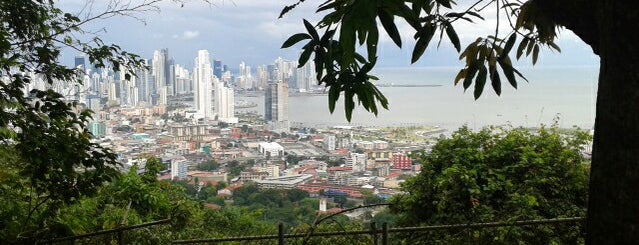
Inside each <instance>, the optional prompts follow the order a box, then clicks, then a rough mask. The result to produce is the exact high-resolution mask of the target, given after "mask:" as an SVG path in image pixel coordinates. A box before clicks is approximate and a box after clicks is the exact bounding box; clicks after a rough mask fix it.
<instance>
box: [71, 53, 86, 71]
mask: <svg viewBox="0 0 639 245" xmlns="http://www.w3.org/2000/svg"><path fill="white" fill-rule="evenodd" d="M74 61H75V66H74V67H75V68H80V69H82V70H84V71H86V70H87V68H88V67H87V64H86V57H84V56H83V55H78V56H76V57H75V60H74Z"/></svg>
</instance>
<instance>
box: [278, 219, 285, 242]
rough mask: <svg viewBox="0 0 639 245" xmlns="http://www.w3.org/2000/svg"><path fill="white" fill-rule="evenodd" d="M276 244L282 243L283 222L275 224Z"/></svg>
mask: <svg viewBox="0 0 639 245" xmlns="http://www.w3.org/2000/svg"><path fill="white" fill-rule="evenodd" d="M277 244H278V245H284V224H283V223H280V224H279V225H278V226H277Z"/></svg>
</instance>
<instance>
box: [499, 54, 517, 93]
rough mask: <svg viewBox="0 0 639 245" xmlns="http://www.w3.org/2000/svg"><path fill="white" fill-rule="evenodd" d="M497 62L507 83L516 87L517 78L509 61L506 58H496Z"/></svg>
mask: <svg viewBox="0 0 639 245" xmlns="http://www.w3.org/2000/svg"><path fill="white" fill-rule="evenodd" d="M497 62H498V63H499V66H501V70H502V71H504V76H506V79H507V80H508V83H510V85H511V86H513V88H515V89H517V79H516V78H515V73H514V72H513V67H512V65H511V64H510V62H507V60H506V59H498V60H497Z"/></svg>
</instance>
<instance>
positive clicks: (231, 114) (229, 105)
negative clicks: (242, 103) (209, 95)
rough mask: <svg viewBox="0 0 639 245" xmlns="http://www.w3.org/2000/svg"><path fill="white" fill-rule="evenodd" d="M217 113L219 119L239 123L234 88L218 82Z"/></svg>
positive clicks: (216, 87)
mask: <svg viewBox="0 0 639 245" xmlns="http://www.w3.org/2000/svg"><path fill="white" fill-rule="evenodd" d="M215 114H216V115H217V120H218V121H221V122H225V123H238V121H239V119H238V118H237V117H235V94H234V93H233V88H230V87H227V86H225V84H224V83H223V82H217V83H216V86H215Z"/></svg>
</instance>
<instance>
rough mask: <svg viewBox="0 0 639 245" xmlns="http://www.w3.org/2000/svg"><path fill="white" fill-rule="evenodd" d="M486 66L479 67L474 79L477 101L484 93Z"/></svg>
mask: <svg viewBox="0 0 639 245" xmlns="http://www.w3.org/2000/svg"><path fill="white" fill-rule="evenodd" d="M486 73H487V70H486V66H484V65H483V64H482V65H481V66H480V67H479V73H478V74H477V79H475V91H474V95H475V100H476V99H479V96H481V93H482V92H483V91H484V85H486Z"/></svg>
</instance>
